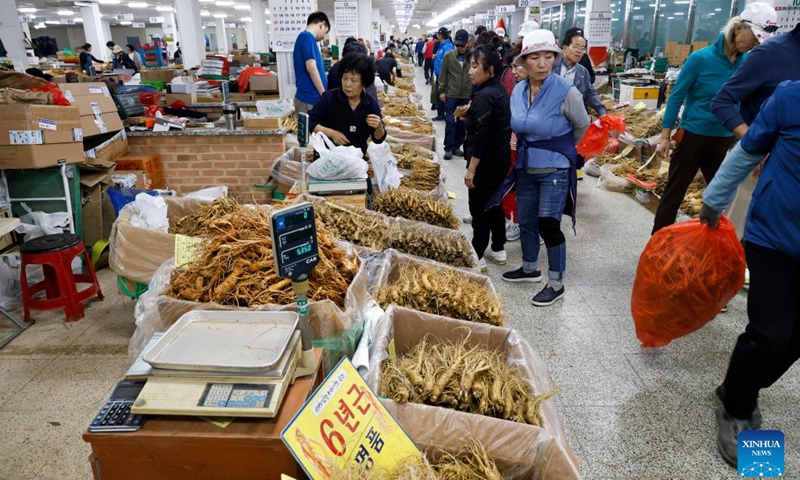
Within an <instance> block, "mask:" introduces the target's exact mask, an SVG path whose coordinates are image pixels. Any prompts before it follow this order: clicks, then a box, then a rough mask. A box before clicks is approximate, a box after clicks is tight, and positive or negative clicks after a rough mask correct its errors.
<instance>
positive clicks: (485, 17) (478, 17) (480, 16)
mask: <svg viewBox="0 0 800 480" xmlns="http://www.w3.org/2000/svg"><path fill="white" fill-rule="evenodd" d="M481 20H489V15H487V14H485V13H476V14H475V21H478V22H480V21H481Z"/></svg>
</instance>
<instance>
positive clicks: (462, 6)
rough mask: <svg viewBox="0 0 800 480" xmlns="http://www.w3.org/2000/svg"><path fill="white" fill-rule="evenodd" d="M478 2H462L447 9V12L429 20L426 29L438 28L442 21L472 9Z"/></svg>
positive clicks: (464, 0)
mask: <svg viewBox="0 0 800 480" xmlns="http://www.w3.org/2000/svg"><path fill="white" fill-rule="evenodd" d="M479 1H480V0H462V1H461V2H459V3H458V4H456V5H454V6H452V7H450V8H448V9H447V10H445V11H444V12H442V13H441V14H439V15H437V16H435V17H433V19H431V21H429V22H428V23H426V24H425V26H427V27H435V26H438V25H439V24H441V23H442V22H443V21H445V20H447V19H448V18H450V17H452V16H453V15H456V14H457V13H459V12H461V11H463V10H466V9H468V8H470V7H472V6H473V5H477V4H478V2H479Z"/></svg>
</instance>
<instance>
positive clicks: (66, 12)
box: [56, 10, 75, 17]
mask: <svg viewBox="0 0 800 480" xmlns="http://www.w3.org/2000/svg"><path fill="white" fill-rule="evenodd" d="M56 13H58V14H59V15H61V16H62V17H69V16H71V15H75V12H73V11H72V10H59V11H58V12H56Z"/></svg>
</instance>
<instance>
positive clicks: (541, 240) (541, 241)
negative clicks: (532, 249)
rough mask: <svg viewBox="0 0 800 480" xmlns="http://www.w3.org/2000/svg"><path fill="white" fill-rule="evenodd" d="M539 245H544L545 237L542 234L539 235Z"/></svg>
mask: <svg viewBox="0 0 800 480" xmlns="http://www.w3.org/2000/svg"><path fill="white" fill-rule="evenodd" d="M539 245H544V238H542V237H541V235H540V236H539Z"/></svg>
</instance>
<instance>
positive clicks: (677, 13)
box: [675, 12, 683, 15]
mask: <svg viewBox="0 0 800 480" xmlns="http://www.w3.org/2000/svg"><path fill="white" fill-rule="evenodd" d="M675 15H683V12H675Z"/></svg>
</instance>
